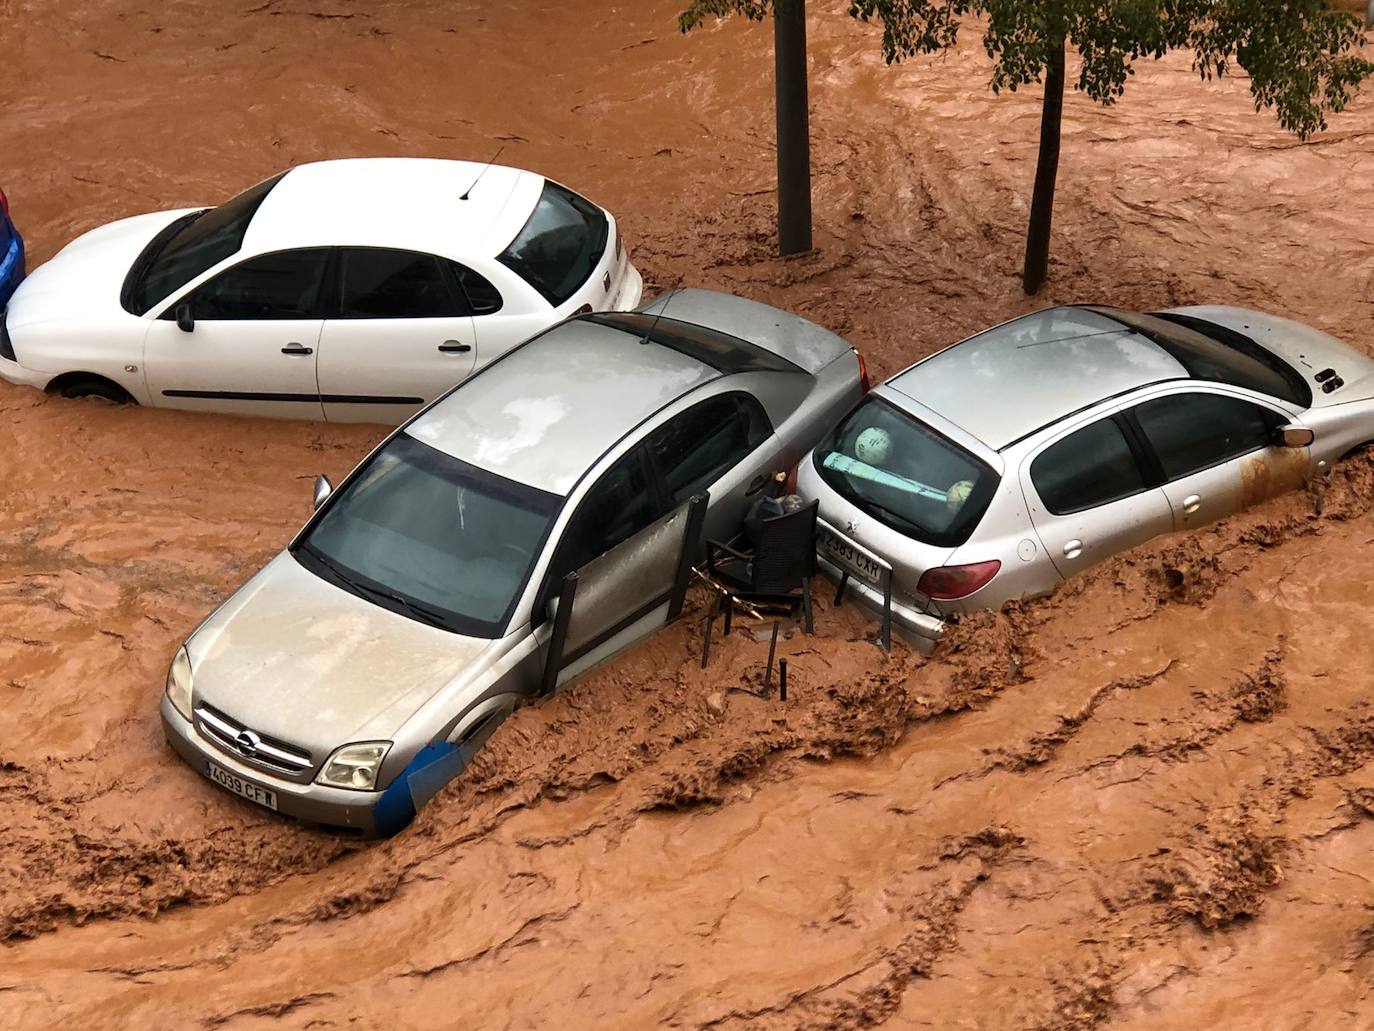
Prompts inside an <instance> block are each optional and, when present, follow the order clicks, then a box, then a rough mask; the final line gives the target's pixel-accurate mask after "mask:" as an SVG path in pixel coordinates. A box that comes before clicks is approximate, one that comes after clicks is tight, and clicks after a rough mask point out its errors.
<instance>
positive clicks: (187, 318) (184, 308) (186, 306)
mask: <svg viewBox="0 0 1374 1031" xmlns="http://www.w3.org/2000/svg"><path fill="white" fill-rule="evenodd" d="M175 314H176V320H177V329H179V330H181V331H182V332H183V333H190V332H191V331H192V330H193V329H195V328H196V320H195V318H194V317H193V316H192V315H191V302H190V301H182V302H181V303H180V304H178V305H177V310H176V312H175Z"/></svg>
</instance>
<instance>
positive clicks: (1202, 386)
mask: <svg viewBox="0 0 1374 1031" xmlns="http://www.w3.org/2000/svg"><path fill="white" fill-rule="evenodd" d="M1204 394H1205V395H1210V396H1213V397H1224V398H1228V399H1230V400H1233V401H1242V402H1245V403H1247V404H1251V405H1254V406H1255V407H1256V408H1260V409H1263V410H1264V411H1267V412H1268V413H1269V414H1270V415H1271V416H1273V417H1274V418H1275V419H1277V420H1279V424H1280V425H1283V424H1285V423H1290V422H1292V421H1293V420H1294V419H1295V418H1296V417H1295V416H1294V415H1293V414H1292V413H1290V412H1286V411H1284V410H1283V409H1282V408H1281V407H1279V406H1278V404H1277V401H1278V400H1279V399H1277V398H1270V397H1269V395H1268V394H1263V393H1260V392H1259V391H1256V390H1247V389H1245V388H1243V387H1230V388H1229V389H1216V388H1215V387H1213V385H1212V384H1209V383H1205V382H1204V381H1202V380H1190V381H1188V383H1187V386H1186V387H1185V388H1183V389H1175V390H1165V391H1159V392H1157V393H1152V394H1150V395H1149V396H1146V397H1138V398H1134V399H1132V400H1131V401H1130V402H1129V403H1127V404H1125V405H1123V406H1122V408H1121V414H1122V415H1123V416H1124V417H1125V418H1126V420H1127V422H1129V423H1130V425H1131V428H1132V430H1133V432H1134V433H1135V434H1136V435H1137V436H1138V439H1139V440H1140V443H1141V446H1142V447H1143V448H1145V449H1146V451H1147V452H1148V453H1149V456H1150V460H1151V462H1152V463H1153V464H1154V468H1155V470H1156V472H1157V475H1158V477H1159V482H1158V486H1161V487H1162V486H1165V485H1166V484H1170V483H1178V482H1179V481H1181V480H1186V479H1188V477H1190V476H1197V475H1198V474H1200V473H1205V472H1208V471H1209V470H1212V469H1217V468H1220V467H1221V466H1223V465H1226V464H1227V463H1228V462H1234V461H1236V460H1237V459H1241V458H1244V457H1246V456H1247V455H1253V454H1255V453H1256V452H1257V451H1263V450H1266V449H1267V448H1270V447H1275V446H1277V444H1276V442H1275V441H1273V440H1271V441H1270V442H1269V443H1268V444H1266V445H1264V446H1263V447H1258V448H1253V449H1251V450H1249V451H1242V452H1239V453H1237V454H1234V455H1231V456H1229V457H1227V458H1222V459H1219V460H1218V461H1216V462H1213V463H1212V464H1210V465H1206V466H1202V467H1200V468H1197V469H1193V470H1190V471H1189V472H1186V473H1181V474H1179V475H1178V476H1173V477H1170V476H1169V475H1168V474H1167V473H1166V472H1165V470H1164V462H1163V460H1162V459H1161V458H1160V456H1159V453H1158V451H1157V449H1156V448H1155V446H1154V444H1153V443H1151V441H1150V437H1149V434H1148V433H1146V432H1145V427H1144V426H1143V425H1141V423H1140V420H1139V418H1138V417H1137V415H1136V412H1135V410H1136V409H1137V408H1138V407H1140V406H1141V405H1143V404H1148V403H1149V402H1151V401H1159V400H1162V399H1164V398H1168V397H1186V396H1188V395H1204Z"/></svg>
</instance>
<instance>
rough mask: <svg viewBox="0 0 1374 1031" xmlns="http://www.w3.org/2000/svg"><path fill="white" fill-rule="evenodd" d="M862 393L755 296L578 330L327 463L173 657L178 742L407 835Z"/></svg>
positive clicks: (848, 371)
mask: <svg viewBox="0 0 1374 1031" xmlns="http://www.w3.org/2000/svg"><path fill="white" fill-rule="evenodd" d="M861 391H862V386H861V371H860V361H859V359H858V356H857V354H856V353H855V351H854V349H853V348H851V347H850V346H849V345H848V344H847V343H845V342H844V341H843V340H841V339H840V338H839V337H836V336H834V335H832V334H830V333H828V332H826V331H825V330H823V329H821V328H820V327H818V326H815V325H813V324H811V323H809V322H806V321H804V320H802V319H800V318H797V317H795V316H792V315H788V314H786V313H784V312H781V311H778V310H776V309H773V308H769V307H766V306H764V305H761V304H755V303H753V302H751V301H746V300H742V299H740V298H737V297H730V296H727V295H723V294H715V293H710V292H706V291H696V290H689V291H683V292H680V293H675V294H673V295H671V296H669V297H668V298H664V299H660V300H658V301H656V302H654V303H652V304H650V305H648V306H646V307H644V308H642V309H641V310H640V311H638V312H632V313H623V314H622V313H614V314H612V313H607V314H593V315H586V316H582V317H579V318H576V319H573V320H571V321H568V322H564V323H561V324H560V325H558V326H556V327H554V328H553V329H551V330H549V331H548V332H546V333H544V334H542V335H540V336H538V337H535V338H533V339H532V340H529V341H528V342H526V343H524V344H522V345H520V346H519V347H517V348H515V349H514V350H512V351H510V352H509V353H508V354H506V355H505V356H503V357H501V358H500V359H498V360H497V361H495V362H493V363H492V364H491V365H489V366H488V367H486V368H485V369H482V370H480V371H479V372H478V373H477V374H476V375H475V376H473V377H472V378H470V379H468V380H467V381H465V382H464V383H462V384H461V385H460V386H458V387H457V388H455V389H454V390H453V391H451V392H450V393H449V394H447V395H446V396H445V397H443V398H441V399H440V400H438V401H436V402H435V403H434V404H433V405H431V406H430V407H429V408H427V409H425V410H424V411H423V412H421V413H420V414H419V415H417V416H416V417H415V418H414V419H412V420H411V421H409V422H408V423H406V424H405V425H403V426H402V427H400V429H398V430H397V431H396V432H395V433H393V434H392V435H391V436H390V437H388V438H387V439H386V440H385V441H384V442H383V443H382V444H381V445H380V446H379V447H378V448H377V449H376V450H375V451H373V452H372V454H371V455H369V456H368V457H367V458H366V459H365V460H364V461H363V462H362V463H361V464H360V465H359V466H358V467H357V468H356V469H355V470H354V471H353V472H352V473H350V474H349V476H348V478H347V479H346V480H344V481H343V482H342V483H341V484H340V485H339V487H338V489H337V490H332V492H330V491H329V488H328V484H327V482H324V481H321V483H320V486H319V488H318V490H317V506H318V507H317V510H316V512H315V514H314V516H313V517H312V518H311V519H310V521H309V522H308V523H306V525H305V527H304V528H303V529H302V530H301V531H300V533H299V534H297V536H296V538H295V539H294V540H293V541H292V542H291V544H290V545H289V546H288V547H287V549H286V550H285V551H283V552H282V553H281V554H280V555H278V556H277V557H276V558H275V559H273V560H272V561H271V562H270V563H269V564H268V565H267V566H266V568H264V569H263V570H262V571H261V572H259V573H258V574H257V575H256V576H254V577H253V578H252V579H251V580H249V581H248V582H247V583H246V584H244V585H243V586H242V587H241V588H240V589H239V590H238V591H237V593H235V594H234V595H233V596H232V597H231V598H229V600H228V601H226V602H224V604H222V605H221V606H220V607H219V608H218V609H217V610H216V611H215V612H214V613H212V614H211V615H210V617H209V618H208V619H206V620H205V622H204V623H203V624H201V626H200V627H199V628H197V629H196V631H195V632H194V633H192V634H191V636H190V637H189V638H188V639H187V640H186V643H185V646H184V647H182V648H181V649H179V650H178V652H177V654H176V657H175V659H174V660H173V662H172V665H171V669H170V670H169V672H168V675H167V688H166V694H165V696H164V698H163V702H162V721H163V726H164V729H165V731H166V735H167V739H168V741H169V742H170V743H171V745H172V747H173V748H174V749H175V750H176V751H177V752H178V753H179V754H180V755H181V756H182V757H183V758H184V759H185V760H186V761H187V762H189V763H191V764H192V765H193V766H194V767H195V768H196V769H198V770H200V771H201V772H202V773H203V774H204V775H205V777H207V778H208V779H209V780H211V781H213V782H214V783H215V784H217V785H219V786H220V787H223V788H226V789H227V790H229V791H231V792H234V793H235V794H237V795H240V796H242V797H243V798H246V799H248V800H250V801H252V802H255V803H257V804H258V805H261V806H265V807H267V808H268V809H273V810H277V811H279V812H282V813H287V814H291V815H294V816H298V817H301V818H304V819H307V820H312V821H316V822H319V823H325V824H334V825H339V826H343V827H347V828H353V829H355V830H358V831H361V832H364V833H368V834H387V833H391V832H394V831H396V830H398V829H400V828H401V827H403V826H405V824H406V823H408V822H409V821H410V819H411V818H412V817H413V816H414V814H415V812H416V810H417V809H419V807H420V806H421V805H423V804H424V803H425V802H426V801H427V800H428V799H429V798H430V797H431V796H433V794H434V793H435V792H436V791H438V789H439V788H440V787H442V786H443V785H444V784H445V783H446V782H447V781H449V780H450V779H452V778H453V777H454V776H456V775H457V774H458V773H459V772H460V771H461V770H462V769H463V767H464V766H465V765H466V763H467V762H468V760H469V759H470V758H471V756H472V754H473V753H474V752H475V751H476V749H477V748H478V747H480V745H481V744H482V742H483V741H485V740H486V738H487V736H488V735H489V734H490V733H491V732H492V730H493V729H494V728H495V727H496V725H497V724H498V723H500V722H501V720H502V719H504V718H505V717H506V716H507V715H508V714H509V713H510V712H511V711H512V710H513V709H514V708H515V706H516V705H518V704H520V702H521V701H523V700H525V699H528V698H531V697H533V696H535V695H537V694H539V693H540V692H541V691H545V690H551V689H554V688H556V686H558V685H561V684H563V683H566V682H567V681H568V680H569V679H570V678H572V677H575V676H577V675H579V674H580V673H582V672H584V671H585V670H587V669H588V668H590V667H591V666H593V665H595V664H597V663H599V662H601V661H603V660H604V659H606V658H608V657H609V656H611V655H612V654H614V653H615V652H617V651H619V650H620V649H622V648H625V647H627V646H628V645H630V644H632V643H634V642H635V641H637V640H639V639H641V638H643V637H644V636H646V635H647V634H649V633H651V632H653V631H654V630H655V629H656V628H658V627H659V626H661V625H663V623H664V622H665V621H666V620H667V619H668V618H669V617H670V615H671V614H672V613H671V612H670V604H671V603H672V598H673V594H674V587H675V585H676V584H680V583H682V582H683V581H684V580H685V572H686V568H687V567H686V566H685V565H684V564H683V561H682V559H683V556H684V555H686V554H688V553H689V552H690V551H691V549H692V546H693V533H692V532H691V531H689V529H688V524H689V522H690V514H691V513H692V512H693V510H694V509H695V511H696V513H697V524H698V526H700V524H701V519H702V518H704V521H705V522H704V527H703V528H702V532H704V533H705V534H707V535H710V536H713V537H729V536H733V533H734V531H735V529H736V528H737V527H738V526H739V525H740V523H741V521H742V519H743V516H744V514H745V511H746V509H747V508H748V506H749V505H750V504H751V499H752V496H753V495H757V494H759V493H760V492H762V491H763V490H764V489H766V488H767V486H768V485H769V484H770V483H772V481H773V474H774V473H775V472H777V471H781V470H785V469H787V468H790V467H791V466H792V465H794V464H795V463H796V462H797V461H798V460H799V459H800V458H801V456H802V455H803V454H804V453H805V452H806V450H807V449H808V448H810V447H811V446H813V445H814V444H815V443H816V441H817V440H819V439H820V437H821V435H822V434H823V433H824V432H825V431H826V430H828V429H829V428H830V427H831V426H833V425H834V424H835V421H836V420H837V419H838V418H839V417H840V416H841V415H843V414H844V412H845V411H847V410H848V409H850V408H851V407H853V405H854V403H855V402H856V401H857V400H858V398H859V397H860V395H861ZM702 494H706V495H707V497H708V498H709V503H707V504H706V506H705V508H704V509H703V508H702V506H701V503H696V504H695V505H694V504H693V503H691V501H690V499H693V498H700V496H701V495H702ZM699 539H700V538H699V536H698V537H697V538H696V540H697V541H698V542H699ZM691 557H692V558H695V557H696V556H695V554H693V555H691ZM572 572H575V573H576V574H577V577H576V593H575V594H573V595H569V594H568V593H566V590H565V588H566V585H567V584H568V583H569V581H570V578H569V577H568V575H567V574H569V573H572ZM569 599H570V600H569ZM565 603H566V605H565Z"/></svg>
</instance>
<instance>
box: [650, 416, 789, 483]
mask: <svg viewBox="0 0 1374 1031" xmlns="http://www.w3.org/2000/svg"><path fill="white" fill-rule="evenodd" d="M772 432H773V430H772V427H770V426H769V425H768V417H767V416H766V415H764V414H763V410H762V409H760V408H759V406H758V403H757V402H756V401H754V399H753V398H751V397H748V396H747V395H743V394H727V395H725V396H723V397H713V398H711V399H710V400H709V401H703V402H702V403H701V404H699V405H697V406H696V407H694V408H691V409H689V410H687V411H685V412H683V413H682V414H681V415H679V416H677V417H676V418H675V419H673V420H672V421H671V422H668V423H666V424H665V425H663V426H660V427H659V428H658V429H657V430H655V431H654V432H653V433H652V434H650V435H649V441H648V446H649V454H650V455H651V456H652V458H653V462H654V466H655V468H656V469H657V470H658V475H659V479H660V480H661V482H662V483H663V485H664V490H665V493H666V494H667V495H668V500H669V503H670V505H672V506H677V505H678V504H681V503H682V502H684V501H686V500H687V499H688V498H690V497H691V496H692V495H693V494H695V493H696V492H697V491H700V490H704V489H705V488H707V487H709V486H710V485H711V484H713V483H715V482H716V480H718V479H720V478H721V477H722V476H723V475H725V473H726V472H728V471H729V470H731V469H733V468H734V467H735V466H736V465H738V464H739V463H740V462H742V461H743V460H744V459H745V458H747V457H748V456H749V455H750V454H751V453H752V452H753V451H754V450H755V449H756V448H757V447H758V446H759V445H760V444H762V443H763V442H764V441H765V440H767V439H768V437H769V436H770V435H771V434H772Z"/></svg>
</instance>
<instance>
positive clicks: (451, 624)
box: [294, 434, 562, 638]
mask: <svg viewBox="0 0 1374 1031" xmlns="http://www.w3.org/2000/svg"><path fill="white" fill-rule="evenodd" d="M561 504H562V498H560V497H558V496H557V495H554V494H549V493H546V492H544V491H541V490H536V489H535V488H533V487H528V486H525V485H524V484H519V483H515V482H514V481H512V480H507V479H505V478H503V477H500V476H496V475H494V474H492V473H489V472H486V471H484V470H481V469H478V468H477V467H476V466H472V465H469V464H467V463H466V462H461V461H459V460H458V459H456V458H452V457H450V456H448V455H446V454H444V453H443V452H441V451H437V450H435V449H434V448H431V447H429V446H428V445H426V444H422V443H420V442H419V441H418V440H416V439H414V438H413V437H409V436H406V435H404V434H402V435H400V436H397V437H395V438H393V439H392V441H391V443H389V444H387V445H386V447H384V448H383V449H382V450H381V451H379V452H377V453H376V454H375V455H374V456H373V457H372V458H371V459H369V461H368V463H367V465H366V466H365V467H364V468H363V469H362V470H360V472H359V473H358V474H357V475H356V476H354V477H353V478H352V480H351V481H350V482H349V483H348V485H347V486H345V487H344V488H342V489H341V491H340V492H339V493H338V495H337V496H335V497H333V498H331V499H330V501H329V506H328V508H327V509H326V510H325V512H324V514H323V516H322V517H321V518H320V519H319V521H318V522H316V524H315V525H314V526H313V527H312V528H311V529H310V532H309V533H308V534H307V535H306V537H305V538H304V539H303V540H302V541H300V542H298V544H297V546H296V548H295V550H294V554H295V555H296V557H297V559H299V560H300V561H301V562H302V564H303V565H305V566H306V567H307V568H309V569H311V570H312V571H313V572H315V573H317V574H318V575H320V576H322V577H324V578H325V579H327V580H330V581H332V582H334V583H336V584H338V585H339V586H340V587H342V588H344V589H345V590H348V591H351V592H353V593H354V594H356V595H358V596H359V597H360V598H366V599H367V600H368V601H371V602H374V603H375V604H378V605H381V606H382V607H383V608H388V609H391V610H392V611H394V612H399V613H400V614H402V615H405V616H409V617H410V618H412V619H416V620H418V621H420V622H422V623H430V624H432V625H434V626H439V627H442V628H444V629H446V630H452V631H454V632H455V633H461V634H465V635H468V636H471V637H488V638H494V637H499V636H500V635H501V633H502V632H503V631H504V630H505V627H506V623H507V622H508V621H509V619H510V615H511V611H512V610H513V608H514V607H515V603H516V600H517V599H518V597H519V595H520V591H521V589H522V588H523V586H524V584H525V581H526V579H527V578H528V577H529V572H530V568H531V567H532V566H533V565H534V560H535V557H536V556H537V555H538V554H539V549H540V547H541V545H542V543H543V541H544V537H545V535H546V534H547V532H548V529H549V524H550V520H551V519H552V517H553V515H554V513H556V512H557V511H558V508H559V506H560V505H561Z"/></svg>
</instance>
